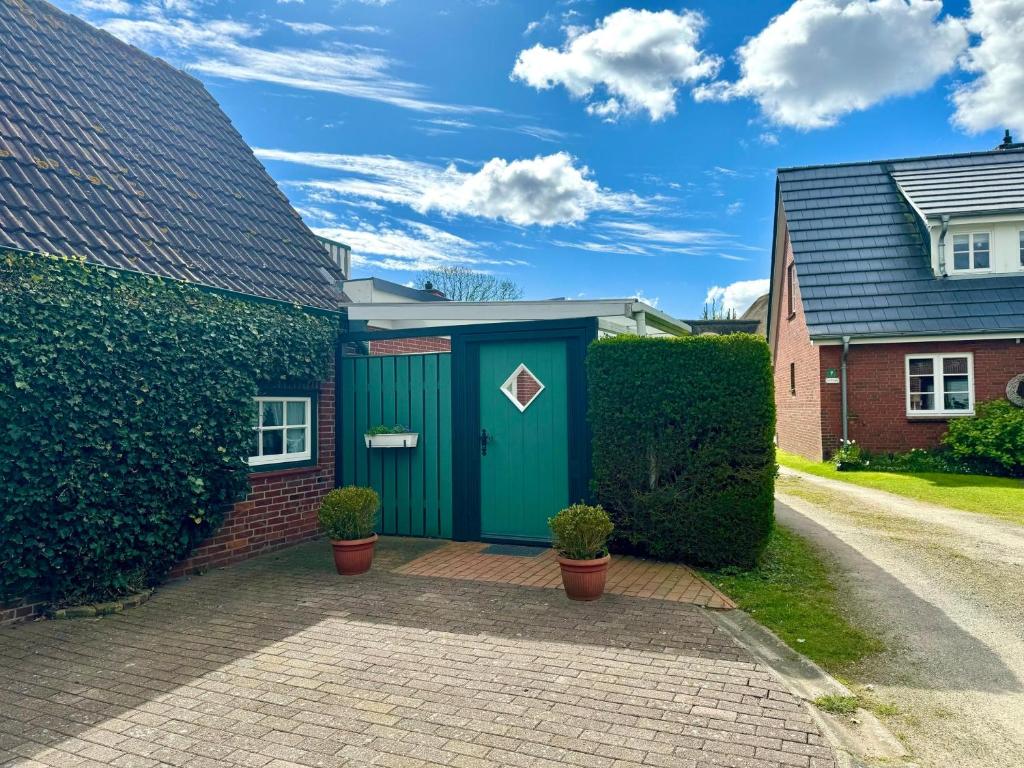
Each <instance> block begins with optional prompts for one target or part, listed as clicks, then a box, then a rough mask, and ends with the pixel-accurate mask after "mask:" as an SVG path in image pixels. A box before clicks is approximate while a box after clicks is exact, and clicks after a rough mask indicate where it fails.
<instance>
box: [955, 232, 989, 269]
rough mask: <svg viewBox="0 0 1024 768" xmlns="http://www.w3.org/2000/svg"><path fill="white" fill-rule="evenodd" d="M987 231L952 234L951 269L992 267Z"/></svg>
mask: <svg viewBox="0 0 1024 768" xmlns="http://www.w3.org/2000/svg"><path fill="white" fill-rule="evenodd" d="M990 245H991V244H990V239H989V235H988V232H972V233H970V234H964V235H953V271H954V272H972V271H985V270H988V269H990V268H991V267H992V250H991V247H990Z"/></svg>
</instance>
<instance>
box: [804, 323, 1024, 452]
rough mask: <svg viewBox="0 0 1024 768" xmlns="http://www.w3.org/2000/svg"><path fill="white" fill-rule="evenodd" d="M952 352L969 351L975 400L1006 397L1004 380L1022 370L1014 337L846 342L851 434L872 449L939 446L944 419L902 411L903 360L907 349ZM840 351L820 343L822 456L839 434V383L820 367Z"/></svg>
mask: <svg viewBox="0 0 1024 768" xmlns="http://www.w3.org/2000/svg"><path fill="white" fill-rule="evenodd" d="M956 352H971V353H973V355H974V399H975V402H976V403H980V402H984V401H986V400H994V399H997V398H1004V397H1006V384H1007V382H1009V380H1010V379H1012V378H1013V377H1014V376H1016V375H1017V374H1019V373H1024V344H1018V343H1017V342H1016V340H1015V339H1005V340H993V341H980V340H979V341H946V342H935V343H931V342H908V343H899V344H851V345H850V351H849V354H848V356H847V397H848V403H849V417H850V421H849V435H850V438H851V439H852V440H856V441H857V443H858V444H859V445H860V446H861V448H863V449H865V450H867V451H870V452H874V453H887V452H897V453H899V452H903V451H909V450H910V449H911V448H932V447H935V446H937V445H939V444H940V440H941V438H942V436H943V435H944V434H945V433H946V430H947V427H948V423H949V419H948V418H941V417H940V418H908V416H907V406H906V392H907V385H906V367H905V359H906V356H907V355H908V354H939V353H947V354H948V353H956ZM841 355H842V347H841V346H838V345H836V346H824V347H821V365H820V376H821V379H820V380H821V382H823V383H822V385H821V387H822V389H821V412H822V433H823V434H822V443H823V447H824V450H825V455H826V456H828V455H831V453H832V452H833V451H834V450H835V449H836V448H837V447H838V446H839V442H840V440H841V438H842V414H841V407H842V405H841V399H842V393H841V390H840V385H839V384H825V383H824V381H825V370H826V369H828V368H836V369H838V368H839V362H840V357H841ZM953 418H956V417H953Z"/></svg>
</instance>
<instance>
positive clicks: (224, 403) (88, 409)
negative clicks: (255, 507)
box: [0, 251, 337, 603]
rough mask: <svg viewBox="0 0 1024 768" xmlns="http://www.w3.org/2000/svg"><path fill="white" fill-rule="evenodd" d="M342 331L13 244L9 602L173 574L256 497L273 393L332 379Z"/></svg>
mask: <svg viewBox="0 0 1024 768" xmlns="http://www.w3.org/2000/svg"><path fill="white" fill-rule="evenodd" d="M336 334H337V321H336V319H335V318H333V317H331V316H325V315H320V314H311V313H309V312H307V311H304V310H302V309H300V308H298V307H287V306H282V305H277V304H270V303H262V302H255V301H245V300H240V299H236V298H231V297H227V296H223V295H218V294H215V293H212V292H210V291H204V290H202V289H200V288H197V287H195V286H190V285H186V284H182V283H178V282H175V281H170V280H161V279H159V278H152V277H147V276H143V275H139V274H135V273H130V272H118V271H115V270H110V269H105V268H101V267H96V266H90V265H86V264H84V263H83V262H81V261H80V260H77V259H64V258H59V257H52V256H40V255H31V254H25V253H20V252H5V251H0V424H3V425H4V438H3V439H2V440H0V467H3V473H4V477H3V483H2V485H0V602H2V600H3V599H9V598H13V597H20V596H28V595H41V596H43V597H45V598H48V599H50V600H51V601H53V602H55V603H74V602H82V601H86V600H96V599H102V598H105V597H108V596H112V595H116V594H119V593H124V592H126V591H129V590H132V589H136V588H138V587H140V586H142V585H149V584H153V583H156V582H158V581H159V580H160V579H162V578H163V577H164V576H165V574H166V573H167V572H168V570H169V569H170V568H171V566H172V565H173V564H174V563H175V562H177V561H179V560H180V559H181V558H183V557H185V556H187V555H188V553H189V552H190V551H191V550H192V549H193V547H194V546H195V545H196V544H197V543H198V542H200V541H202V540H203V539H204V538H205V537H207V536H208V535H210V534H211V533H212V532H213V531H214V530H216V529H217V527H218V526H219V525H220V523H221V521H222V520H223V516H224V513H225V511H226V510H227V509H228V508H229V507H230V505H231V504H233V503H234V502H236V501H238V500H240V499H242V498H243V497H244V496H245V494H246V491H247V490H248V467H247V465H246V462H245V457H246V456H247V455H248V454H249V447H250V444H251V439H252V431H251V430H252V426H253V420H254V415H255V414H254V410H253V405H252V397H253V396H254V395H255V394H256V393H257V389H258V387H259V386H260V385H261V384H264V383H274V382H282V381H290V380H299V381H306V382H309V381H318V380H320V379H322V378H323V377H324V376H325V375H326V374H327V372H328V370H329V365H330V360H331V355H332V351H333V346H334V339H335V337H336Z"/></svg>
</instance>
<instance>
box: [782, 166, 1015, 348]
mask: <svg viewBox="0 0 1024 768" xmlns="http://www.w3.org/2000/svg"><path fill="white" fill-rule="evenodd" d="M1022 160H1024V153H1022V152H1020V151H996V152H984V153H976V154H970V155H949V156H942V157H931V158H918V159H911V160H895V161H888V162H871V163H860V164H851V165H834V166H819V167H812V168H787V169H782V170H780V171H779V194H780V195H781V199H782V206H783V209H784V212H785V217H786V225H787V226H788V228H789V236H790V240H791V242H792V245H793V254H794V259H795V262H796V274H797V281H798V283H799V286H800V294H801V298H802V300H803V305H804V311H805V314H806V317H807V325H808V328H809V330H810V333H811V336H812V337H814V338H823V337H841V336H845V335H850V336H900V335H932V334H935V335H939V334H972V333H998V332H1016V331H1022V332H1024V275H1001V276H990V277H980V278H976V277H971V278H938V277H936V276H935V274H934V273H933V272H932V268H931V260H930V255H929V244H928V242H927V239H926V232H925V231H924V227H923V223H922V222H921V220H920V217H919V216H918V215H917V214H916V213H915V212H914V210H913V209H912V208H911V206H910V204H909V203H908V202H907V200H906V199H905V198H904V197H903V195H902V194H901V193H900V190H899V188H898V187H897V184H896V181H895V180H894V178H893V175H894V174H912V173H917V172H921V171H935V170H952V169H956V170H957V171H958V172H961V171H963V170H965V169H967V170H970V169H978V168H982V169H987V168H991V167H993V166H996V167H999V168H1005V169H1006V170H1007V171H1010V170H1011V169H1015V170H1014V171H1012V172H1013V173H1016V174H1017V180H1018V181H1019V180H1020V174H1021V173H1024V165H1022V163H1021V161H1022Z"/></svg>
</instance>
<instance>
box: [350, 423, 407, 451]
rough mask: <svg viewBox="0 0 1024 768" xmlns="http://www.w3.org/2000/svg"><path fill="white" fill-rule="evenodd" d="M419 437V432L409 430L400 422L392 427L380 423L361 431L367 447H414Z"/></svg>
mask: <svg viewBox="0 0 1024 768" xmlns="http://www.w3.org/2000/svg"><path fill="white" fill-rule="evenodd" d="M419 439H420V433H419V432H410V431H409V429H408V428H407V427H404V426H402V425H401V424H395V426H393V427H388V426H385V425H384V424H380V425H378V426H376V427H374V428H373V429H369V430H367V431H366V432H365V433H363V440H365V441H366V447H367V448H415V447H416V444H417V443H418V442H419Z"/></svg>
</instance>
